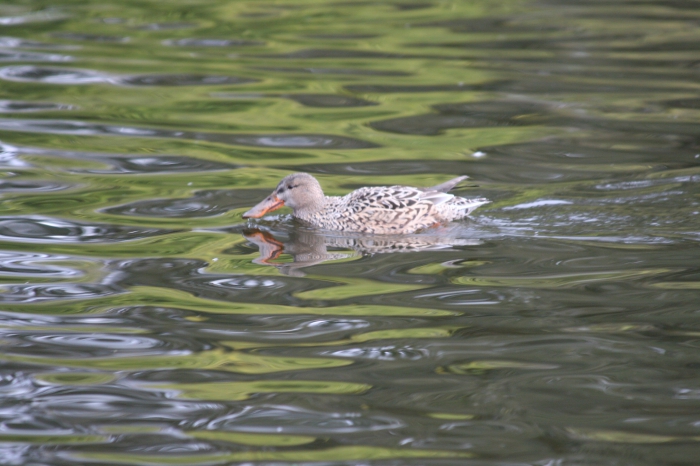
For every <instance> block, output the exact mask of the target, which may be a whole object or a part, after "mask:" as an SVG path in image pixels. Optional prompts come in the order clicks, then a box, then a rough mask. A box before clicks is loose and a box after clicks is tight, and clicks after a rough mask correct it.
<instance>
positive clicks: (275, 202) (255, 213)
mask: <svg viewBox="0 0 700 466" xmlns="http://www.w3.org/2000/svg"><path fill="white" fill-rule="evenodd" d="M280 207H284V201H283V200H282V199H280V198H279V197H277V196H275V195H274V194H270V195H269V196H267V197H266V198H265V199H264V200H263V201H262V202H261V203H259V204H258V205H256V206H255V207H253V208H252V209H250V210H249V211H248V212H246V213H244V214H243V218H260V217H262V216H263V215H265V214H266V213H268V212H272V211H273V210H277V209H279V208H280Z"/></svg>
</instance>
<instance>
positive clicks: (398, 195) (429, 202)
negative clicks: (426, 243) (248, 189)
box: [243, 173, 489, 234]
mask: <svg viewBox="0 0 700 466" xmlns="http://www.w3.org/2000/svg"><path fill="white" fill-rule="evenodd" d="M466 178H467V177H466V176H460V177H458V178H455V179H453V180H450V181H447V182H445V183H442V184H439V185H437V186H433V187H431V188H413V187H410V186H376V187H366V188H360V189H357V190H355V191H353V192H351V193H349V194H347V195H345V196H342V197H340V196H325V195H324V194H323V190H322V189H321V185H320V184H319V183H318V181H317V180H316V178H314V177H313V176H311V175H309V174H308V173H294V174H292V175H289V176H286V177H285V178H284V179H283V180H282V181H280V183H279V184H278V185H277V188H275V190H274V191H273V192H272V194H270V195H269V196H268V197H267V198H265V199H264V200H263V201H262V202H260V203H259V204H258V205H256V206H255V207H253V208H252V209H250V210H249V211H248V212H246V213H244V214H243V218H260V217H262V216H263V215H265V214H266V213H268V212H272V211H273V210H277V209H279V208H280V207H283V206H287V207H290V208H291V209H292V215H293V216H294V217H295V218H297V219H299V220H302V221H304V222H306V223H307V224H309V225H312V226H314V227H317V228H322V229H325V230H340V231H346V232H358V233H374V234H408V233H413V232H415V231H418V230H422V229H425V228H429V227H432V226H435V225H438V224H442V223H446V222H450V221H452V220H457V219H460V218H464V217H466V216H467V215H469V213H470V212H472V211H473V210H474V209H476V208H477V207H479V206H481V205H483V204H486V203H488V202H489V201H488V200H487V199H484V198H477V199H465V198H463V197H457V196H454V195H452V194H447V191H449V190H450V189H452V188H453V187H454V186H455V185H456V184H457V183H459V182H460V181H462V180H464V179H466Z"/></svg>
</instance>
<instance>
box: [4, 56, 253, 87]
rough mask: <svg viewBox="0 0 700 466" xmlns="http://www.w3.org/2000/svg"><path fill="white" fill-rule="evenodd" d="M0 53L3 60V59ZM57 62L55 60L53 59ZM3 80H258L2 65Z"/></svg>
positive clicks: (200, 82) (79, 82) (128, 83)
mask: <svg viewBox="0 0 700 466" xmlns="http://www.w3.org/2000/svg"><path fill="white" fill-rule="evenodd" d="M2 60H3V59H2V55H0V61H2ZM54 61H55V60H54ZM0 79H5V80H7V81H17V82H40V83H47V84H63V85H66V84H69V85H82V84H114V85H122V86H219V85H224V84H246V83H252V82H257V79H253V78H240V77H235V76H210V75H200V74H144V75H136V76H119V75H114V74H108V73H103V72H100V71H94V70H81V69H71V68H48V67H37V66H30V65H26V66H6V67H4V68H0Z"/></svg>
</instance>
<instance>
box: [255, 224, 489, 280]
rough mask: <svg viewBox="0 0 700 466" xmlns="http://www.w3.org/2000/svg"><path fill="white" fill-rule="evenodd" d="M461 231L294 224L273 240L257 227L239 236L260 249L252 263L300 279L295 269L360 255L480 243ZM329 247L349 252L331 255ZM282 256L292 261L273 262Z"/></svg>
mask: <svg viewBox="0 0 700 466" xmlns="http://www.w3.org/2000/svg"><path fill="white" fill-rule="evenodd" d="M465 230H466V229H462V228H458V227H452V228H447V227H440V228H436V229H433V230H430V231H428V232H424V233H421V234H412V235H361V234H344V233H342V232H337V233H330V232H319V231H315V230H312V229H308V228H305V227H303V226H300V225H298V226H297V227H296V228H294V229H290V230H289V231H288V232H283V233H282V235H284V233H286V235H285V236H286V237H283V236H282V235H279V236H277V237H275V236H274V235H273V234H272V233H271V232H269V231H267V230H260V229H258V228H251V229H247V230H243V236H245V238H246V239H248V240H249V241H251V242H252V243H255V244H256V245H257V246H258V248H259V250H260V257H259V258H257V259H254V260H253V262H254V263H258V264H266V265H272V266H275V267H277V268H278V269H279V271H280V272H282V273H283V274H285V275H293V276H304V274H303V272H301V271H300V270H299V269H302V268H304V267H309V266H312V265H316V264H320V263H323V262H326V261H333V260H339V259H348V258H351V257H353V256H356V255H360V254H361V255H368V254H369V255H371V254H389V253H395V252H417V251H431V250H439V249H445V248H451V247H456V246H471V245H476V244H480V241H479V240H478V239H475V238H461V237H460V233H463V234H466V235H469V234H470V233H471V232H470V231H468V230H466V231H465ZM329 248H332V249H334V250H335V249H338V250H341V251H342V250H346V251H347V250H350V251H349V252H333V251H329ZM282 254H288V255H289V256H291V259H292V262H275V261H276V260H277V259H278V258H279V257H280V255H282Z"/></svg>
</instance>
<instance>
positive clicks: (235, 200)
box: [104, 170, 267, 218]
mask: <svg viewBox="0 0 700 466" xmlns="http://www.w3.org/2000/svg"><path fill="white" fill-rule="evenodd" d="M185 171H190V170H185ZM266 195H267V191H266V190H250V189H244V190H239V189H237V190H214V191H199V192H197V193H195V194H194V195H193V196H192V197H190V198H187V199H154V200H147V201H138V202H133V203H131V204H126V205H122V206H118V207H110V208H108V209H105V210H104V212H106V213H109V214H114V215H130V216H138V217H166V218H196V217H212V216H216V215H221V214H224V213H226V212H228V211H230V210H232V209H237V208H242V207H246V206H249V205H250V200H251V199H255V198H258V197H259V198H263V197H265V196H266Z"/></svg>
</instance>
